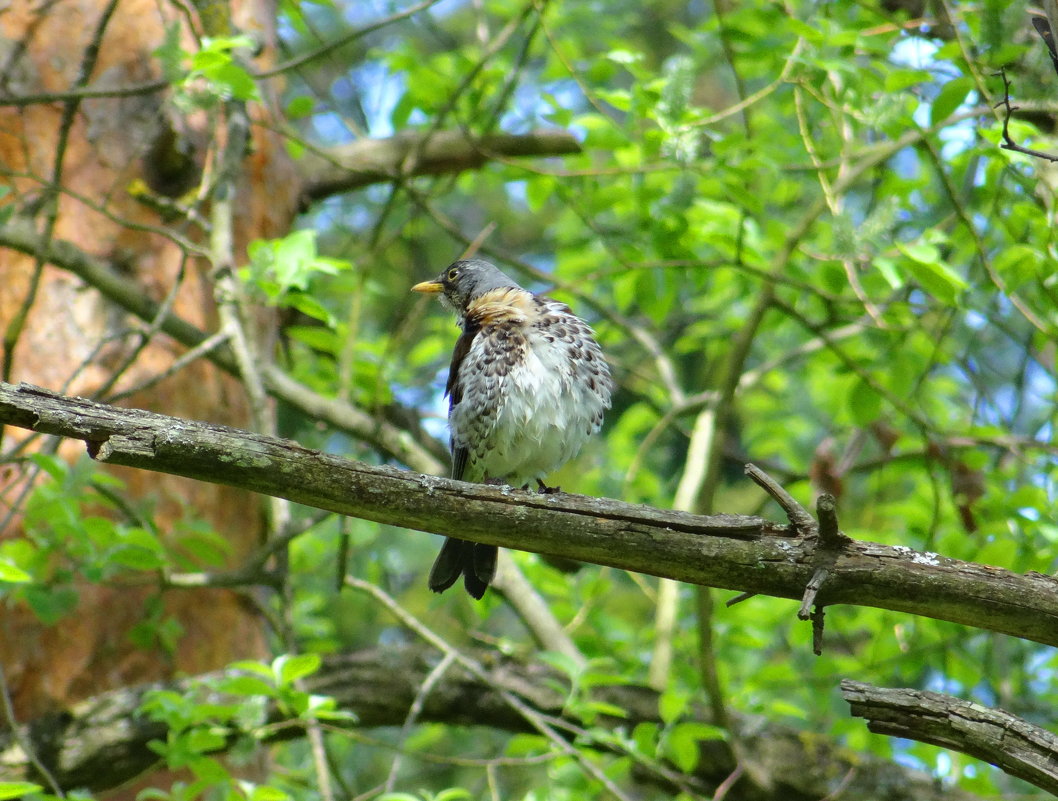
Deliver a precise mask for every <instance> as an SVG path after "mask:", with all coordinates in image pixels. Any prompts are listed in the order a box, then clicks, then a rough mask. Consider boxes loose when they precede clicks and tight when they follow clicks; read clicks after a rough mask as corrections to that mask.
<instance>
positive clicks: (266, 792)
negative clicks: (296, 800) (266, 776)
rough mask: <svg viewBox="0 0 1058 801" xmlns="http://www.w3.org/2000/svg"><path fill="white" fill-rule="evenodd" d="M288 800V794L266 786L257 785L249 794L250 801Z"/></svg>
mask: <svg viewBox="0 0 1058 801" xmlns="http://www.w3.org/2000/svg"><path fill="white" fill-rule="evenodd" d="M288 798H290V794H289V793H285V792H283V791H282V790H280V789H279V788H278V787H272V786H271V785H267V784H259V785H258V786H256V787H254V788H253V790H252V791H251V792H250V801H287V799H288Z"/></svg>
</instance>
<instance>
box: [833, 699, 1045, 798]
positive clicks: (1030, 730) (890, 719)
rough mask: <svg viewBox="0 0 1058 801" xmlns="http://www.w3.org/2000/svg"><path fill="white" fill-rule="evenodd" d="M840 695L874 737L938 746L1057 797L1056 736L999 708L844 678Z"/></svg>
mask: <svg viewBox="0 0 1058 801" xmlns="http://www.w3.org/2000/svg"><path fill="white" fill-rule="evenodd" d="M841 694H842V695H843V696H844V697H845V700H846V701H848V702H849V705H850V706H851V708H852V714H853V715H855V716H856V717H861V718H865V719H866V720H867V728H869V729H870V730H871V731H873V732H875V733H876V734H887V735H890V736H892V737H905V738H907V739H910V740H918V741H919V742H923V743H930V744H931V745H939V746H941V747H943V748H950V749H952V750H954V751H960V752H962V753H964V754H969V755H970V756H972V757H976V758H977V759H982V760H985V761H986V762H990V763H992V764H993V765H995V766H996V767H998V768H1000V769H1001V770H1003V771H1005V772H1006V773H1009V774H1010V775H1011V776H1017V777H1018V778H1019V779H1024V780H1025V781H1027V782H1029V783H1030V784H1034V785H1036V786H1037V787H1039V788H1041V789H1043V790H1046V791H1047V792H1049V793H1051V794H1052V795H1058V735H1054V734H1052V733H1051V732H1049V731H1046V730H1044V729H1041V728H1039V727H1038V726H1033V725H1032V724H1031V723H1028V722H1026V721H1024V720H1022V719H1021V718H1017V717H1014V715H1011V714H1010V713H1009V712H1004V711H1003V710H1001V709H989V708H988V707H984V706H980V705H979V704H975V703H971V702H970V701H963V700H962V699H960V698H954V697H952V696H950V695H944V694H942V693H935V692H929V691H928V690H905V689H889V688H886V687H874V686H872V685H870V684H864V683H862V682H858V681H850V680H848V679H846V680H845V681H842V682H841Z"/></svg>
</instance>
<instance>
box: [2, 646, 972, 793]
mask: <svg viewBox="0 0 1058 801" xmlns="http://www.w3.org/2000/svg"><path fill="white" fill-rule="evenodd" d="M470 656H471V657H472V658H473V657H477V658H478V660H479V661H480V662H482V663H484V664H487V665H489V673H488V675H487V677H486V678H487V681H482V680H479V679H475V678H474V677H472V676H470V675H469V674H467V673H466V672H464V671H463V670H462V669H461V668H459V667H456V666H453V667H452V668H451V669H450V670H448V671H446V672H445V674H444V675H443V676H441V677H439V678H437V679H436V680H435V683H434V685H433V687H432V689H431V691H430V692H429V693H420V689H421V688H422V686H423V684H424V682H425V681H426V680H427V678H428V677H429V675H430V673H431V671H432V670H433V669H434V668H435V667H436V665H437V655H436V651H434V650H433V649H432V648H429V647H425V646H395V647H388V648H377V649H369V650H364V651H356V652H351V653H341V654H332V655H329V656H325V657H324V659H323V664H322V666H321V667H320V669H319V671H317V672H316V673H315V674H314V675H312V676H310V677H309V678H308V679H306V680H305V691H306V692H310V693H314V694H318V695H325V696H330V697H332V698H334V699H335V702H336V704H337V706H338V708H339V709H342V710H346V711H349V712H352V713H354V714H355V715H356V724H355V725H356V726H357V727H358V728H361V729H363V728H368V727H376V726H400V725H401V724H402V723H403V722H404V721H405V720H406V718H407V715H408V710H409V709H410V708H411V706H412V704H414V703H416V700H417V699H418V706H417V720H418V721H419V722H423V723H427V722H444V723H449V724H466V725H473V726H489V727H492V728H495V729H500V730H505V731H511V732H528V731H531V728H530V726H529V724H528V723H527V722H526V721H525V719H524V718H523V717H522V716H521V715H519V714H517V713H516V712H515V711H514V710H513V709H512V708H511V707H510V706H509V705H508V704H507V703H506V702H505V701H504V700H503V698H502V694H503V693H505V692H506V693H514V694H515V695H517V696H518V697H519V698H521V699H522V700H523V701H524V702H525V703H526V704H527V705H529V706H530V707H531V708H532V709H534V710H535V711H536V712H537V713H539V714H542V715H545V716H548V717H549V719H551V720H554V721H555V723H556V725H557V726H560V727H562V728H563V729H564V730H569V731H570V732H573V731H578V730H580V731H582V730H583V729H582V725H583V724H582V722H581V721H579V720H577V719H576V718H574V717H571V715H570V713H569V710H568V708H567V704H566V701H567V700H568V699H567V697H566V694H565V693H564V692H563V691H562V689H561V688H562V687H563V685H564V679H563V677H562V676H560V675H559V674H557V673H556V672H555V671H553V670H552V669H551V668H549V667H547V666H545V665H543V664H540V663H536V664H526V663H523V662H520V661H517V660H514V659H509V658H504V657H497V655H496V654H495V653H492V652H481V653H477V654H474V653H471V654H470ZM235 675H243V674H240V673H238V672H236V671H230V670H229V671H220V672H216V673H210V674H206V675H204V676H195V677H191V678H186V679H180V680H177V681H172V682H166V683H160V684H151V685H142V686H139V687H133V688H123V689H120V690H114V691H111V692H107V693H103V694H101V695H98V696H95V697H93V698H89V699H87V700H85V701H82V702H81V703H79V704H76V705H75V706H73V707H71V708H69V709H66V710H62V711H61V712H57V713H55V714H52V715H49V716H46V717H44V718H39V719H37V720H34V721H32V722H31V723H29V724H28V725H26V726H23V727H21V731H20V732H19V734H20V735H22V736H23V737H25V738H28V739H29V740H30V741H31V742H32V743H33V745H34V746H35V748H36V750H37V751H39V752H40V753H41V754H43V755H45V759H46V761H47V764H48V766H49V768H50V769H51V770H53V771H54V773H55V776H56V779H57V780H58V781H59V783H60V785H61V786H63V787H79V788H87V789H88V790H90V791H95V792H99V791H102V790H106V789H110V788H113V787H116V786H118V785H120V784H122V783H124V782H126V781H128V780H129V779H132V778H134V777H135V776H137V775H139V774H141V773H143V772H144V771H146V770H149V769H150V768H152V767H153V766H155V765H156V764H157V763H158V756H157V755H156V754H155V753H154V752H153V751H151V750H150V748H149V747H148V743H149V742H150V741H151V740H163V741H164V740H165V738H166V731H167V729H166V726H165V724H164V723H160V722H157V721H154V720H151V719H150V718H149V717H147V716H145V715H143V714H141V713H140V712H139V709H140V707H141V705H142V703H143V700H144V696H145V695H146V694H147V693H148V692H149V691H151V690H170V691H173V692H176V693H179V694H180V695H182V696H190V697H194V696H195V695H196V694H199V693H207V694H208V697H209V698H210V699H211V700H213V701H216V702H218V703H221V702H223V700H224V699H223V697H221V696H219V695H218V694H217V693H216V692H214V691H210V690H208V688H209V687H211V686H216V685H217V683H218V682H222V681H223V679H225V678H228V677H231V676H235ZM592 694H593V697H594V698H595V699H596V700H598V701H601V702H604V703H607V704H611V705H613V706H615V707H619V708H621V709H623V710H625V713H626V717H624V718H622V719H620V720H615V719H606V718H602V719H600V720H598V721H596V725H621V726H625V727H629V728H630V727H632V726H634V725H636V724H638V723H641V722H647V723H659V722H660V719H659V717H658V694H657V693H656V692H655V691H653V690H650V689H648V688H646V687H640V686H636V685H624V686H622V685H616V686H600V687H596V688H594V689H593V690H592ZM239 700H242V699H239V698H234V699H232V701H234V702H237V701H239ZM688 714H689V715H690V716H691V717H692V718H695V719H698V720H701V721H703V722H708V715H707V713H706V712H705V711H704V710H696V709H691V710H690V711H689V713H688ZM266 719H267V723H266V725H269V728H270V731H271V732H272V735H271V736H270V737H269V738H267V739H269V740H271V741H275V740H279V739H291V738H295V737H301V736H303V734H304V727H303V726H302V725H297V724H295V725H282V724H283V723H284V722H285V721H284V719H283V718H282V717H281V715H280V714H279V713H278V711H277V710H276V709H275V708H274V707H272V708H271V709H270V710H269V711H268V713H267V718H266ZM742 723H744V724H746V725H744V726H743V727H744V728H745V729H746V734H745V736H744V737H740V739H739V755H738V759H736V756H735V754H734V753H733V752H732V749H731V745H730V743H728V742H726V741H724V740H706V741H703V742H702V743H701V748H702V749H703V751H704V753H703V757H702V758H701V759H700V760H699V767H698V770H697V772H696V774H695V776H694V777H693V780H696V783H697V787H698V788H699V789H702V790H704V794H705V795H706V796H708V794H709V793H711V792H712V790H713V789H714V788H716V787H718V786H719V785H720V784H721V783H722V782H723V781H724V779H725V778H727V777H728V776H729V775H730V774H731V773H732V772H733V771H734V770H735V768H736V765H737V764H738V760H750V761H751V762H752V764H753V770H752V771H749V772H748V775H746V776H744V777H743V778H742V779H741V780H740V781H739V782H738V783H737V784H736V785H735V786H734V787H733V788H732V791H731V792H729V794H728V795H727V796H726V797H727V799H728V801H740V800H742V799H750V798H752V799H755V800H756V801H764V800H766V799H785V798H790V797H797V798H822V797H825V796H827V794H828V793H830V792H832V790H833V789H834V787H835V785H836V784H837V780H838V779H841V778H842V777H848V776H850V775H851V778H850V779H849V780H848V781H847V783H846V785H845V787H844V789H845V793H847V797H849V798H857V797H862V798H874V797H877V796H878V794H879V792H880V788H883V787H884V788H886V796H885V797H886V798H887V799H889V801H971V799H976V798H977V797H976V796H971V795H969V794H966V793H962V792H959V791H956V790H951V789H946V788H944V787H941V786H940V785H938V783H936V782H935V781H933V779H932V778H931V777H929V776H927V775H925V774H923V773H919V772H916V771H913V770H909V769H907V768H903V767H900V766H898V765H895V764H893V763H892V762H888V761H886V760H882V759H878V758H877V757H872V756H869V755H866V754H857V753H852V752H850V751H847V750H845V749H842V748H838V747H833V746H823V745H822V744H821V743H820V742H819V741H818V740H817V739H809V740H806V739H805V738H804V736H803V734H802V733H801V732H798V731H796V730H794V729H791V728H788V727H783V726H779V725H775V724H765V725H763V726H762V725H761V724H760V723H759V722H757V723H753V724H752V725H748V724H749V722H748V721H744V722H742ZM740 725H741V724H740ZM239 734H240V732H237V731H235V730H233V729H230V730H229V731H228V735H229V736H228V743H229V744H231V743H233V742H235V741H236V740H237V739H238V735H239ZM595 747H597V748H600V749H605V748H608V747H610V744H604V745H599V744H596V745H595ZM417 756H418V758H424V759H429V758H430V755H428V754H419V755H417ZM405 758H406V759H408V758H416V755H415V754H410V755H408V756H406V757H405ZM668 772H669V771H664V770H663V771H662V772H660V773H659V774H656V775H654V776H652V777H645V776H642V775H641V776H640V778H641V779H644V780H647V779H648V778H649V779H651V780H653V781H655V782H657V781H661V782H663V781H664V779H665V774H666V773H668ZM37 778H38V777H37V775H36V773H35V772H34V769H33V768H32V766H31V765H30V764H29V762H28V761H27V760H26V758H25V756H24V754H23V752H22V750H21V748H20V747H19V746H18V740H17V739H16V738H15V736H14V735H13V733H12V732H10V731H0V782H6V781H34V780H37ZM686 778H687V779H691V777H686ZM843 797H846V796H845V795H843Z"/></svg>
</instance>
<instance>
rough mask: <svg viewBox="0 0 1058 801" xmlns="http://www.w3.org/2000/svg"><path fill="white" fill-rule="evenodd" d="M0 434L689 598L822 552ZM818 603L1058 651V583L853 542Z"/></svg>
mask: <svg viewBox="0 0 1058 801" xmlns="http://www.w3.org/2000/svg"><path fill="white" fill-rule="evenodd" d="M0 422H6V423H10V424H12V425H15V426H19V427H22V428H28V429H32V430H34V431H40V432H43V433H47V434H54V435H58V436H63V437H73V438H76V439H81V440H84V441H85V442H87V443H88V452H89V454H90V455H91V456H92V457H93V458H95V459H96V460H98V461H101V462H110V463H113V464H120V465H126V466H129V467H138V468H142V469H145V470H155V471H158V472H164V473H172V474H174V475H181V476H186V477H188V478H194V479H198V480H201V481H210V482H214V483H219V484H228V485H231V486H235V487H240V488H243V489H248V490H252V491H254V492H261V493H264V494H269V495H276V496H279V497H283V498H287V499H289V500H292V501H296V502H298V503H303V504H306V505H309V506H314V507H317V508H320V509H326V510H329V511H332V512H337V513H339V514H345V515H350V516H353V517H359V518H363V519H365V520H373V521H375V522H379V523H387V524H391V525H396V526H403V527H405V528H413V529H418V530H420V531H429V532H433V533H436V534H445V535H453V536H459V537H462V538H463V539H468V540H474V541H476V542H483V543H488V544H491V545H500V546H503V547H508V548H516V549H520V550H527V551H534V552H538V553H547V554H552V555H554V556H563V557H567V558H570V559H579V560H582V561H586V562H594V563H596V564H600V565H610V566H612V567H617V568H622V569H625V570H633V571H637V572H641V573H649V574H651V575H655V576H662V577H665V578H673V579H677V580H679V581H686V582H689V583H692V584H701V585H706V586H713V587H721V588H726V589H734V590H741V591H747V592H756V593H762V594H766V595H774V596H777V597H781V598H795V599H799V598H801V597H802V595H803V592H804V587H805V585H806V584H807V583H808V581H809V579H810V578H811V575H812V571H813V554H814V547H813V546H812V544H811V543H805V542H804V541H802V540H801V539H800V538H791V537H789V536H788V535H787V533H786V531H787V527H786V526H785V525H784V524H781V523H778V522H773V521H769V520H765V519H763V518H760V517H749V516H742V515H709V516H704V515H693V514H687V513H682V512H673V511H666V510H662V509H654V508H652V507H648V506H641V505H634V504H627V503H622V502H620V501H615V500H609V499H605V498H589V497H585V496H581V495H568V494H564V493H563V494H557V495H537V494H535V493H530V492H523V491H520V490H512V489H511V488H510V487H493V486H485V485H478V484H468V483H465V482H461V481H451V480H449V479H444V478H438V477H435V476H427V475H422V474H418V473H412V472H409V471H405V470H398V469H396V468H392V467H375V466H371V465H367V464H364V463H361V462H355V461H351V460H348V459H343V458H340V457H337V456H332V455H329V454H324V453H320V452H319V451H312V450H308V449H306V448H302V447H300V446H299V445H297V444H296V443H293V442H289V441H286V440H280V439H275V438H271V437H265V436H261V435H258V434H253V433H250V432H246V431H239V430H238V429H233V428H227V427H225V426H218V425H212V424H208V423H196V422H192V421H188V420H181V419H179V418H175V417H166V416H164V415H160V414H154V413H152V412H146V411H139V410H135V409H118V408H116V407H113V406H106V405H104V404H100V403H93V402H91V401H87V400H84V399H80V398H68V397H63V396H61V395H58V394H56V393H53V392H50V391H48V390H44V389H40V388H38V387H33V386H30V385H27V384H21V385H19V386H13V385H10V384H0ZM817 603H818V604H821V605H824V606H832V605H835V604H856V605H860V606H874V607H878V608H882V609H891V610H894V611H899V612H909V613H911V614H916V615H922V616H925V617H931V618H935V619H938V620H948V621H951V622H954V623H961V624H963V625H967V626H974V627H977V628H982V629H989V630H992V631H998V632H1002V633H1005V634H1011V635H1013V636H1015V637H1021V638H1024V639H1027V640H1034V641H1036V642H1040V643H1043V644H1045V645H1058V580H1055V579H1054V578H1052V577H1049V576H1044V575H1041V574H1038V573H1027V574H1018V573H1014V572H1011V571H1009V570H1004V569H1002V568H996V567H988V566H985V565H977V564H973V563H971V562H961V561H959V560H956V559H948V558H946V557H943V556H939V555H937V554H934V553H923V552H919V551H914V550H912V549H910V548H906V547H903V546H888V545H880V544H877V543H872V542H849V543H848V544H847V545H846V546H845V547H844V548H843V549H842V551H841V553H840V554H839V555H838V556H837V558H836V560H835V562H834V564H833V566H832V567H831V568H830V571H829V575H828V578H827V583H826V586H825V587H824V588H823V589H822V590H821V591H820V593H819V596H818V598H817Z"/></svg>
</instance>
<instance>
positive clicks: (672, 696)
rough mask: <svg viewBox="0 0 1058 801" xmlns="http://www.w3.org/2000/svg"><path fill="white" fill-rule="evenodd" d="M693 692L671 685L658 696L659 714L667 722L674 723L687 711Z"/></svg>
mask: <svg viewBox="0 0 1058 801" xmlns="http://www.w3.org/2000/svg"><path fill="white" fill-rule="evenodd" d="M690 700H691V694H690V693H689V692H687V691H686V690H680V689H676V688H674V687H669V688H668V689H667V690H665V692H663V693H662V694H661V695H660V696H659V697H658V714H659V715H660V716H661V719H662V720H663V721H665V723H669V724H671V723H674V722H675V721H676V720H677V719H679V717H680V716H681V715H682V714H683V713H684V712H685V711H686V709H687V705H688V704H689V703H690Z"/></svg>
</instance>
